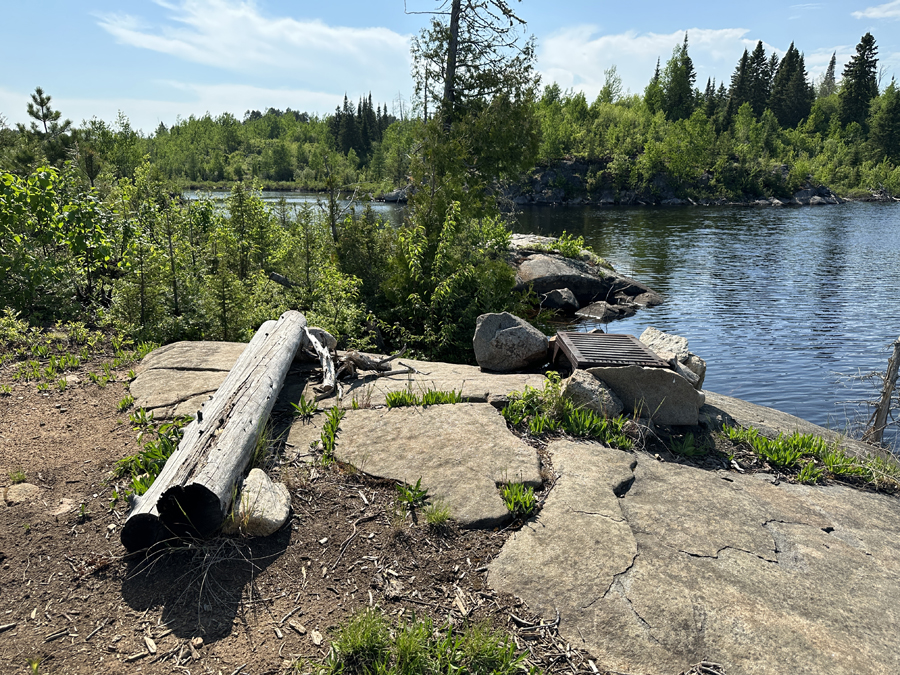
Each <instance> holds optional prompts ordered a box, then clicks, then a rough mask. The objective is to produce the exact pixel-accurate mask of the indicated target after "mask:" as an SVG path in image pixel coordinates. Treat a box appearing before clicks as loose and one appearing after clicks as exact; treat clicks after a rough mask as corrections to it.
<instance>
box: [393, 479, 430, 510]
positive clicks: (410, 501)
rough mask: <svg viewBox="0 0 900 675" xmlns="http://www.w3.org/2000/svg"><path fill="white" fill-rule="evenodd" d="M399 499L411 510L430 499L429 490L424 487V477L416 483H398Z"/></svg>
mask: <svg viewBox="0 0 900 675" xmlns="http://www.w3.org/2000/svg"><path fill="white" fill-rule="evenodd" d="M397 500H398V501H399V502H400V503H401V504H404V505H405V506H406V508H407V509H409V510H410V511H411V510H413V509H414V508H415V507H417V506H422V505H423V504H425V502H426V501H427V500H428V490H427V489H425V488H423V487H422V479H421V478H419V480H417V481H416V484H415V485H404V484H403V483H398V484H397Z"/></svg>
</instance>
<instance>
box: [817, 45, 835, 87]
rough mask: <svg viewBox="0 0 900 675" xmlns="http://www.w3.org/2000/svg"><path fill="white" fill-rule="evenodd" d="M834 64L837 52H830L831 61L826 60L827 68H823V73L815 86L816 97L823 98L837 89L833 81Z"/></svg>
mask: <svg viewBox="0 0 900 675" xmlns="http://www.w3.org/2000/svg"><path fill="white" fill-rule="evenodd" d="M835 65H837V52H834V53H832V54H831V61H829V62H828V68H827V69H826V70H825V74H824V75H822V79H821V80H820V81H819V86H818V87H817V88H816V98H825V97H826V96H831V95H832V94H833V93H835V92H836V91H837V84H836V83H835V81H834V68H835Z"/></svg>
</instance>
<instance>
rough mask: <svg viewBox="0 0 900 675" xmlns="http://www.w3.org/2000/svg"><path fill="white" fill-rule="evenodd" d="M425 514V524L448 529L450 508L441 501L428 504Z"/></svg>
mask: <svg viewBox="0 0 900 675" xmlns="http://www.w3.org/2000/svg"><path fill="white" fill-rule="evenodd" d="M423 513H424V514H425V522H426V523H428V524H429V525H430V526H431V527H434V528H442V527H446V526H447V523H448V522H449V521H450V507H449V506H448V505H447V504H446V502H444V501H443V500H441V499H438V500H435V501H433V502H431V503H430V504H428V505H427V506H426V507H425V509H424V510H423Z"/></svg>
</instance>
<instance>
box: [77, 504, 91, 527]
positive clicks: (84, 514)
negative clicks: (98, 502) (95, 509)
mask: <svg viewBox="0 0 900 675" xmlns="http://www.w3.org/2000/svg"><path fill="white" fill-rule="evenodd" d="M90 517H91V512H90V511H88V507H87V502H81V506H80V507H79V508H78V520H79V521H81V522H82V523H83V522H84V521H86V520H87V519H88V518H90Z"/></svg>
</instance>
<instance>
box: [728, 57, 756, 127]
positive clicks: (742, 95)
mask: <svg viewBox="0 0 900 675" xmlns="http://www.w3.org/2000/svg"><path fill="white" fill-rule="evenodd" d="M749 102H750V54H748V53H747V50H746V49H745V50H744V53H743V55H741V59H740V61H738V64H737V66H736V67H735V69H734V73H732V75H731V87H730V88H729V90H728V107H727V108H726V110H725V116H726V118H727V119H728V121H729V122H730V120H731V119H733V118H734V116H735V115H736V114H737V111H738V110H739V109H740V107H741V106H742V105H744V104H745V103H749Z"/></svg>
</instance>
